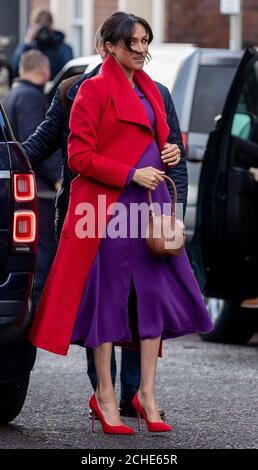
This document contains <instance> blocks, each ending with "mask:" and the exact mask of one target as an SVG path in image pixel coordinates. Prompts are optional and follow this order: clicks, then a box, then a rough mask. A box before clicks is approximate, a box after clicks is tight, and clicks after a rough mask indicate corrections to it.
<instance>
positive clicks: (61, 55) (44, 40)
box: [11, 7, 73, 80]
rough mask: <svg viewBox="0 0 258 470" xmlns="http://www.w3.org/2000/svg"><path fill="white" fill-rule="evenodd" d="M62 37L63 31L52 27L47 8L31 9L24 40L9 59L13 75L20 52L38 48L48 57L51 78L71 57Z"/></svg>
mask: <svg viewBox="0 0 258 470" xmlns="http://www.w3.org/2000/svg"><path fill="white" fill-rule="evenodd" d="M64 38H65V35H64V33H62V32H61V31H56V30H54V29H53V16H52V14H51V13H50V11H49V10H48V9H46V8H41V7H39V8H36V9H35V10H33V11H32V13H31V17H30V26H29V29H28V31H27V34H26V36H25V39H24V42H22V43H20V44H19V45H18V46H17V48H16V50H15V52H14V55H13V58H12V61H11V65H12V70H13V74H14V76H15V77H17V75H18V66H19V61H20V57H21V54H22V53H24V52H25V51H28V50H30V49H38V50H39V51H41V52H43V54H45V55H46V56H47V57H48V59H49V62H50V69H51V74H50V80H52V79H53V78H54V77H55V76H56V75H57V73H58V72H59V71H60V70H61V69H62V67H63V66H64V65H65V64H66V63H67V62H68V61H69V60H71V59H72V58H73V51H72V48H71V46H69V45H68V44H66V43H65V42H64Z"/></svg>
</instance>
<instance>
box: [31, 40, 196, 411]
mask: <svg viewBox="0 0 258 470" xmlns="http://www.w3.org/2000/svg"><path fill="white" fill-rule="evenodd" d="M97 49H98V51H99V53H100V55H101V57H102V59H105V52H104V50H103V47H102V45H101V38H99V42H98V44H97ZM100 68H101V64H100V65H98V66H97V67H96V68H95V69H94V70H92V72H90V73H88V74H84V75H83V76H81V77H78V78H77V79H76V77H75V78H71V79H67V80H65V81H64V82H62V84H61V85H60V87H59V89H58V90H57V92H56V94H55V96H54V98H53V101H52V104H51V106H50V108H49V111H48V113H47V115H46V118H45V121H44V122H43V123H42V124H41V126H39V127H38V129H37V130H36V132H35V133H34V135H32V136H31V137H30V138H29V139H28V140H27V141H26V142H24V143H23V148H24V150H25V151H26V153H27V155H28V158H29V160H30V162H31V165H32V167H35V166H36V165H37V164H38V163H40V162H41V161H42V156H43V155H44V158H48V155H50V154H51V153H52V152H54V151H55V150H57V149H58V148H59V147H61V148H62V155H63V159H62V178H61V179H62V186H61V189H60V190H59V191H58V195H57V199H56V230H57V234H58V236H60V233H61V230H62V225H63V222H64V218H65V215H66V212H67V208H68V202H69V190H70V184H71V181H72V179H73V178H74V176H75V175H74V174H72V172H71V170H70V169H69V167H68V164H67V139H68V135H69V132H70V131H69V115H70V109H71V106H72V103H73V101H74V99H75V97H76V94H77V92H78V90H79V87H80V85H81V84H82V83H83V82H84V80H87V79H89V78H92V77H94V76H95V75H97V74H98V73H99V70H100ZM157 86H158V88H159V90H160V92H161V94H162V97H163V100H164V103H165V107H166V111H167V120H168V124H169V127H170V135H169V138H168V141H169V142H171V143H172V142H173V143H175V144H177V145H178V147H179V148H180V151H181V162H180V164H179V165H178V166H177V167H173V168H172V167H168V171H167V174H168V175H170V176H172V178H173V179H174V181H175V183H176V186H177V191H178V202H179V203H182V204H183V205H184V211H185V207H186V200H187V185H188V178H187V169H186V158H185V151H184V146H183V142H182V136H181V131H180V127H179V123H178V118H177V115H176V111H175V108H174V104H173V101H172V99H171V96H170V93H169V91H168V90H167V88H166V87H164V86H163V85H161V84H158V83H157ZM179 166H180V168H179ZM168 189H169V191H171V188H170V187H168ZM87 358H88V375H89V377H90V380H91V383H92V386H93V388H94V389H96V385H97V382H96V372H95V367H94V360H93V354H92V350H91V349H90V348H87ZM111 368H112V380H113V383H114V382H115V376H116V362H115V354H114V349H113V353H112V362H111ZM139 383H140V354H139V352H138V351H133V350H130V349H126V348H122V360H121V400H120V408H121V414H122V415H124V416H134V415H135V412H134V410H133V409H132V406H131V400H132V397H133V395H134V393H135V392H136V391H137V390H138V387H139ZM161 415H163V417H164V412H163V413H162V410H161Z"/></svg>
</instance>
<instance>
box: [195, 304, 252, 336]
mask: <svg viewBox="0 0 258 470" xmlns="http://www.w3.org/2000/svg"><path fill="white" fill-rule="evenodd" d="M205 303H206V306H207V309H208V311H209V313H210V315H211V318H212V321H213V324H214V330H213V331H211V332H210V333H207V334H201V335H200V336H201V338H202V339H203V340H204V341H213V342H216V343H227V344H246V343H247V342H248V341H249V340H250V339H251V337H252V336H253V335H254V334H255V332H256V331H257V329H258V309H257V308H245V307H241V305H239V304H238V303H235V302H228V301H224V300H221V299H212V298H206V299H205Z"/></svg>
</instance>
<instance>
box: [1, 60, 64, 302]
mask: <svg viewBox="0 0 258 470" xmlns="http://www.w3.org/2000/svg"><path fill="white" fill-rule="evenodd" d="M19 72H20V79H19V80H17V81H15V82H14V84H13V86H12V88H11V90H10V91H9V93H8V94H7V96H6V98H5V101H4V107H5V110H6V113H7V116H8V118H9V121H10V124H11V126H12V130H13V133H14V136H15V138H16V139H17V140H18V141H19V142H22V141H24V140H26V139H27V138H28V137H29V136H30V135H31V134H32V133H33V132H34V131H35V129H36V128H37V126H38V125H39V124H40V123H41V122H42V121H43V120H44V117H45V114H46V112H47V109H48V102H47V100H46V97H45V95H44V92H43V87H44V85H45V83H46V82H47V80H48V78H49V72H50V71H49V62H48V59H47V58H46V56H44V55H43V54H42V53H41V52H39V51H30V52H26V53H24V54H23V55H22V57H21V61H20V68H19ZM50 156H51V155H49V157H50ZM60 172H61V169H60V156H59V158H58V155H52V156H51V158H49V159H48V160H45V161H44V162H42V163H41V164H40V165H39V166H38V167H37V169H36V172H35V176H36V185H37V196H38V209H39V249H38V256H37V265H36V279H35V287H34V301H35V304H36V305H37V304H38V302H39V298H40V295H41V291H42V289H43V287H44V284H45V281H46V278H47V276H48V272H49V269H50V267H51V264H52V261H53V258H54V256H55V253H56V248H57V239H56V237H55V231H54V216H55V206H54V199H55V194H56V189H58V186H59V185H60Z"/></svg>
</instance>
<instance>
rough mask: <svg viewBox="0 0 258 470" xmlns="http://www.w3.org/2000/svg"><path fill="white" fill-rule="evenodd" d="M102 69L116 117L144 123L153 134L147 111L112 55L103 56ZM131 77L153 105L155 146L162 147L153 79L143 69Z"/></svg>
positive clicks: (162, 119) (161, 111) (163, 126)
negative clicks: (108, 85)
mask: <svg viewBox="0 0 258 470" xmlns="http://www.w3.org/2000/svg"><path fill="white" fill-rule="evenodd" d="M102 73H103V75H104V76H105V77H106V79H107V80H108V81H109V83H110V85H111V90H112V96H113V101H114V106H115V109H116V113H117V117H118V119H120V120H122V121H128V122H133V123H135V124H140V125H142V126H145V127H146V128H147V129H148V130H149V131H150V132H151V134H153V131H152V128H151V124H150V121H149V118H148V115H147V113H146V111H145V109H144V107H143V106H142V103H141V101H140V99H139V97H138V96H137V95H136V93H135V91H134V89H133V88H132V87H131V85H130V83H129V82H128V79H127V78H126V76H125V74H124V72H123V71H122V69H121V67H120V66H119V65H118V64H117V62H116V61H115V59H114V58H113V57H112V56H109V57H108V58H107V59H106V60H105V62H104V64H103V66H102ZM134 80H135V83H136V84H137V85H138V86H139V88H141V90H142V92H143V93H144V94H145V96H146V97H147V98H148V100H149V101H150V103H151V105H152V107H153V109H154V113H155V117H156V129H157V138H158V142H159V147H160V149H163V147H164V144H165V142H166V139H167V137H168V135H169V127H168V125H167V121H166V115H165V107H164V103H163V99H162V97H161V95H160V92H159V90H158V88H157V87H156V85H155V83H154V82H153V81H152V80H151V78H150V77H149V76H148V75H147V74H146V73H145V72H144V71H142V70H140V71H136V72H135V74H134Z"/></svg>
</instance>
